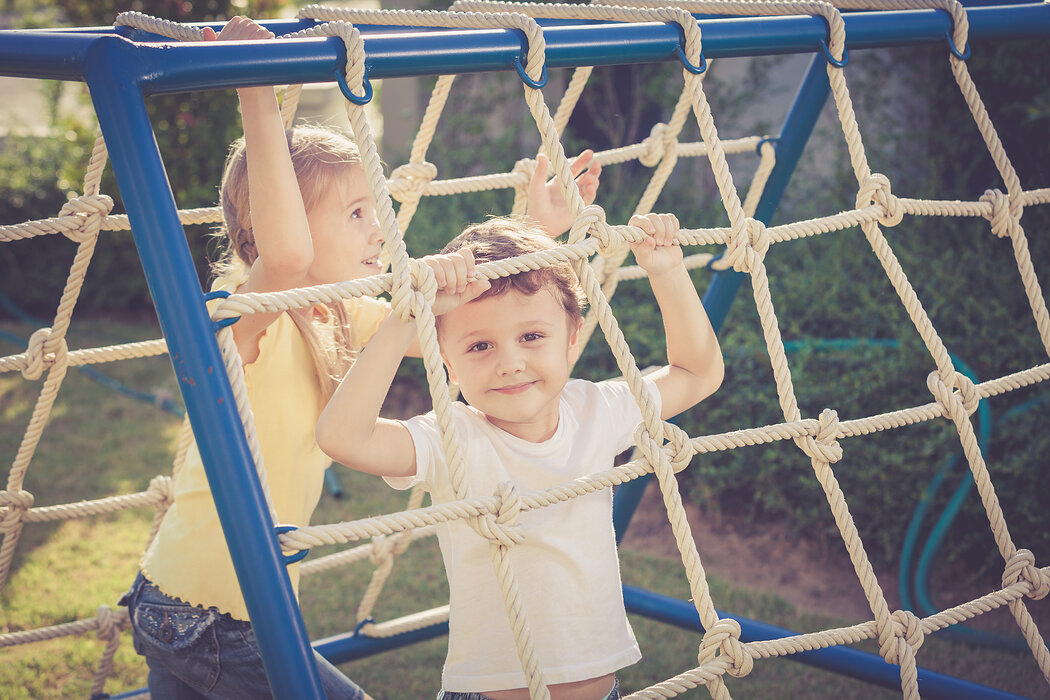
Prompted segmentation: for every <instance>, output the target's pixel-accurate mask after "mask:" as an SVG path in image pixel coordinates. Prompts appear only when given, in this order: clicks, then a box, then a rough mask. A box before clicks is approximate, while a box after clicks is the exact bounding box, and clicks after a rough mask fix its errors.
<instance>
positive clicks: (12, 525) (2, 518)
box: [0, 491, 33, 535]
mask: <svg viewBox="0 0 1050 700" xmlns="http://www.w3.org/2000/svg"><path fill="white" fill-rule="evenodd" d="M32 507H33V494H31V493H29V492H28V491H0V535H7V534H9V533H12V532H17V531H18V529H19V528H20V527H22V519H23V518H24V517H25V514H26V511H28V510H29V509H30V508H32Z"/></svg>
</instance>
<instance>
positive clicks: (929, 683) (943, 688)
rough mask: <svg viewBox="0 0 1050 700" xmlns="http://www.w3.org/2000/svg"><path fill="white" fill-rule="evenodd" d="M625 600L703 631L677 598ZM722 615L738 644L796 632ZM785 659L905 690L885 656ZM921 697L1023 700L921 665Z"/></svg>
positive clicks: (637, 591)
mask: <svg viewBox="0 0 1050 700" xmlns="http://www.w3.org/2000/svg"><path fill="white" fill-rule="evenodd" d="M623 601H624V605H625V606H626V607H627V611H628V612H632V613H635V614H638V615H643V616H645V617H648V618H650V619H653V620H658V621H660V622H665V623H667V624H669V625H674V626H676V627H681V628H683V629H687V630H694V631H697V632H703V631H704V628H703V625H701V624H700V615H699V614H698V613H697V611H696V608H695V607H694V606H693V604H692V603H689V602H687V601H684V600H679V599H677V598H671V597H669V596H665V595H661V594H659V593H653V592H652V591H647V590H645V589H644V588H635V587H634V586H624V587H623ZM718 616H719V617H729V618H732V619H734V620H736V621H737V622H739V623H740V630H741V633H740V641H742V642H757V641H768V640H773V639H783V638H785V637H793V636H795V635H797V634H798V633H797V632H792V631H791V630H787V629H783V628H782V627H775V626H773V625H767V624H765V623H764V622H756V621H755V620H750V619H748V618H746V617H738V616H736V615H726V614H725V613H722V612H719V613H718ZM785 658H787V659H792V660H794V661H798V662H799V663H804V664H807V665H810V666H816V667H817V668H822V669H825V670H827V671H833V672H835V673H840V674H842V675H845V676H850V677H851V678H857V679H859V680H862V681H866V682H868V683H872V684H874V685H879V686H883V687H885V688H892V689H894V690H897V691H899V690H900V688H901V677H900V672H901V670H900V666H894V665H892V664H888V663H886V661H885V660H884V659H883V658H882V657H881V656H876V655H875V654H869V653H867V652H863V651H858V650H856V649H851V648H849V647H839V646H834V647H828V648H827V649H814V650H812V651H805V652H801V653H799V654H790V655H788V656H786V657H785ZM918 677H919V693H920V694H921V695H922V697H924V698H932V699H934V700H1024V698H1022V697H1021V696H1019V695H1014V694H1013V693H1007V692H1005V691H1002V690H998V689H996V688H989V687H988V686H984V685H979V684H977V683H971V682H969V681H964V680H962V679H960V678H955V677H954V676H948V675H945V674H943V673H937V672H935V671H930V670H928V669H925V668H922V667H919V669H918Z"/></svg>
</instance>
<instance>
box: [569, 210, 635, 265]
mask: <svg viewBox="0 0 1050 700" xmlns="http://www.w3.org/2000/svg"><path fill="white" fill-rule="evenodd" d="M585 233H586V234H590V235H591V236H592V237H593V238H594V239H595V240H596V241H598V246H599V247H598V254H599V255H601V256H602V257H605V258H608V257H612V256H614V255H616V254H617V252H618V250H620V249H622V248H623V245H624V242H623V239H622V238H620V237H619V236H617V235H616V234H615V232H614V231H613V228H612V227H611V226H609V224H608V223H607V222H606V221H605V210H604V209H602V208H601V207H600V206H598V205H597V204H588V205H587V206H585V207H584V208H583V209H582V210H581V211H580V213H579V215H578V216H577V217H576V220H575V221H574V222H572V228H570V229H569V241H577V240H581V239H582V238H583V235H584V234H585Z"/></svg>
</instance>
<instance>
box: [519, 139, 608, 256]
mask: <svg viewBox="0 0 1050 700" xmlns="http://www.w3.org/2000/svg"><path fill="white" fill-rule="evenodd" d="M549 169H550V160H549V159H548V158H547V156H546V155H544V154H543V153H541V154H539V155H538V156H537V157H536V170H535V171H534V172H533V174H532V180H530V181H529V202H528V205H527V207H526V214H527V215H528V216H529V217H530V218H532V219H533V220H535V221H536V222H538V223H539V224H540V225H541V226H542V227H543V228H544V230H545V231H546V232H547V235H549V236H550V237H551V238H555V237H557V236H560V235H561V234H563V233H565V232H566V231H568V230H569V229H570V228H572V222H573V221H574V220H575V218H574V217H573V215H572V210H571V209H570V208H569V203H568V202H567V201H565V195H564V194H563V193H562V190H561V185H560V184H559V183H558V180H557V178H553V179H551V180H550V181H549V182H548V181H547V171H548V170H549ZM569 170H570V171H571V172H572V176H573V177H574V178H575V179H576V187H577V188H579V190H580V196H581V197H582V198H583V203H584V204H593V203H594V197H595V195H596V194H597V193H598V178H599V177H600V176H601V174H602V166H601V164H600V163H599V162H598V161H596V160H595V159H594V151H592V150H591V149H589V148H588V149H587V150H585V151H584V152H583V153H581V154H580V155H578V156H577V157H576V158H575V159H574V160H573V161H572V162H571V163H570V164H569Z"/></svg>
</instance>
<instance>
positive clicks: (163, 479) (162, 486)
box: [146, 474, 175, 508]
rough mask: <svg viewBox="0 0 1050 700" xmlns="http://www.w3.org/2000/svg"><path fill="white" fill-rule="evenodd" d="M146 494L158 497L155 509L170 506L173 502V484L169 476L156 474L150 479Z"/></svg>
mask: <svg viewBox="0 0 1050 700" xmlns="http://www.w3.org/2000/svg"><path fill="white" fill-rule="evenodd" d="M146 493H155V494H157V495H158V496H160V499H161V500H160V502H159V503H158V504H157V507H158V508H160V507H162V506H163V507H165V508H166V507H167V506H170V505H171V503H172V501H174V500H175V482H174V481H172V479H171V477H170V476H164V475H163V474H158V475H157V476H155V477H153V478H152V479H150V482H149V488H147V489H146Z"/></svg>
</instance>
